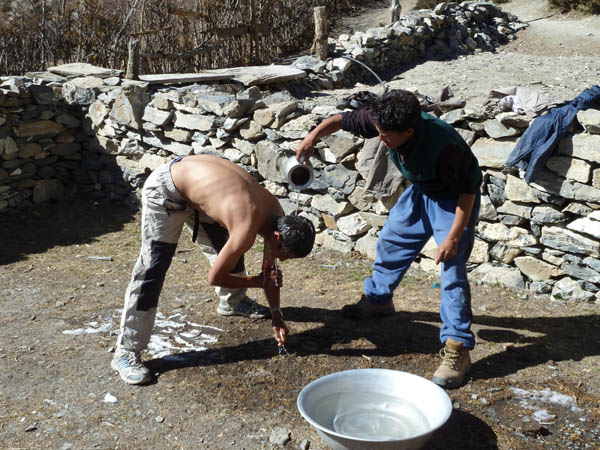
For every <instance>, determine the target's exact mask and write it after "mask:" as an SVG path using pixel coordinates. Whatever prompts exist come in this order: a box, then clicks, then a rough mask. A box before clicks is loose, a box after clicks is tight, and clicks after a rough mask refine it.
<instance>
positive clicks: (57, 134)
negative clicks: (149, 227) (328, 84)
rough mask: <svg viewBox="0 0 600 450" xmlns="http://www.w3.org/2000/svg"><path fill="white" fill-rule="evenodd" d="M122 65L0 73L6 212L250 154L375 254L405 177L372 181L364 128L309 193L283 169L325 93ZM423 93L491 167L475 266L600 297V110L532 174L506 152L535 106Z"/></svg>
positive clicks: (425, 261)
mask: <svg viewBox="0 0 600 450" xmlns="http://www.w3.org/2000/svg"><path fill="white" fill-rule="evenodd" d="M470 3H471V2H470ZM423 14H424V13H421V15H423ZM114 75H115V74H114V73H105V74H103V75H102V77H100V76H87V77H79V78H74V79H73V78H65V77H59V76H53V75H49V74H46V75H44V76H42V75H40V76H39V78H35V79H29V78H21V79H14V78H11V79H2V80H1V83H0V159H1V168H0V210H3V211H8V210H10V209H14V208H21V207H25V206H27V205H30V204H31V203H41V202H44V201H47V200H50V199H53V198H60V197H62V196H65V195H66V196H69V195H75V194H76V193H79V192H83V193H88V194H91V195H93V196H94V197H95V198H98V199H101V198H108V199H124V198H126V197H128V196H129V195H131V193H132V192H134V191H135V190H136V189H138V188H140V187H141V185H142V184H143V181H144V180H145V178H146V177H147V175H148V173H149V172H150V171H151V170H152V169H154V168H155V167H157V166H158V165H160V164H162V163H164V162H167V161H169V160H171V159H173V158H175V157H177V156H180V155H188V154H207V153H208V154H215V155H218V156H222V157H225V158H228V159H229V160H231V161H233V162H235V163H237V164H239V165H241V166H242V167H244V168H245V169H246V170H248V171H249V172H250V173H252V174H253V175H254V176H255V177H256V178H257V179H258V180H259V181H260V182H261V183H263V184H264V185H265V187H266V188H267V189H268V190H269V191H270V192H272V193H273V194H274V195H276V196H277V197H278V198H279V199H280V201H281V203H282V205H283V207H284V209H285V210H286V212H288V213H292V212H294V211H297V212H298V213H299V214H301V215H303V216H306V217H308V218H309V219H310V220H311V221H312V222H313V223H314V224H315V226H316V228H317V229H318V231H319V234H318V236H317V243H318V244H319V245H323V246H326V247H329V248H333V249H337V250H340V251H342V252H345V253H348V252H351V251H358V252H361V253H364V254H366V255H368V256H370V257H374V254H375V242H376V240H377V235H378V232H379V230H380V229H381V227H382V226H383V223H384V221H385V219H386V217H387V213H388V211H389V208H391V206H392V205H393V204H394V202H395V200H396V198H397V196H398V195H399V194H400V192H401V191H402V188H400V189H399V190H398V191H397V192H396V193H395V194H394V195H391V196H389V197H386V196H377V195H374V194H373V193H372V192H367V191H366V190H365V179H366V178H367V173H366V171H365V168H368V166H369V164H365V162H364V158H362V154H361V149H362V148H363V144H364V140H363V139H360V138H358V137H356V136H353V135H351V134H348V133H345V132H343V131H340V132H338V133H336V134H335V135H333V136H330V137H328V138H325V139H323V140H322V142H320V143H319V144H318V145H317V149H316V150H317V152H316V153H315V155H314V156H313V157H312V158H311V162H312V164H313V166H314V167H315V182H314V183H313V185H312V186H311V188H310V189H309V190H306V191H303V192H300V193H298V192H293V191H290V190H289V189H288V185H287V184H286V180H285V178H284V176H283V170H282V167H283V165H284V163H285V161H286V159H287V158H288V157H290V156H292V155H293V154H294V151H295V148H296V146H297V144H298V142H299V141H300V140H301V139H302V138H303V137H304V136H305V135H306V133H307V132H308V131H309V130H310V129H312V128H313V127H314V126H316V124H317V123H318V122H319V121H321V120H323V119H324V118H326V117H328V116H330V115H332V114H335V113H338V112H339V111H338V110H337V109H336V108H335V107H334V106H331V105H326V104H319V103H318V97H316V100H315V99H314V98H313V99H304V100H298V99H296V98H294V96H293V95H292V94H291V93H290V91H293V90H294V88H295V86H289V88H290V89H286V88H285V86H281V85H279V86H269V87H265V86H263V87H262V88H259V87H257V86H251V87H247V86H244V85H243V84H242V83H239V82H230V81H220V82H216V83H214V84H203V85H196V84H194V85H184V86H178V87H174V86H165V85H150V84H148V83H143V82H132V81H125V80H122V79H121V78H119V77H118V76H114ZM313 81H314V79H313ZM422 94H430V93H422ZM432 97H434V96H432ZM420 98H421V99H422V100H423V106H424V108H426V109H428V110H429V111H431V112H432V113H434V114H436V115H438V116H439V117H441V118H442V119H444V120H446V121H447V122H449V123H451V124H453V125H454V126H455V127H456V128H457V129H458V130H459V132H460V133H461V134H462V135H463V137H464V138H465V140H466V141H467V142H468V143H469V144H471V145H472V148H473V151H474V153H475V154H476V156H477V157H478V159H479V162H480V165H481V166H482V168H483V169H484V171H485V177H484V184H483V186H482V194H483V197H482V209H481V216H480V221H479V224H478V228H477V240H476V246H475V250H474V252H473V255H472V258H471V263H472V266H471V267H470V268H471V269H472V271H471V274H472V276H473V277H475V278H477V279H480V280H482V281H483V282H488V283H500V284H503V285H506V286H511V287H518V288H525V289H528V290H529V291H531V292H532V293H536V294H538V293H550V294H552V295H553V296H555V297H556V298H563V299H574V300H585V301H596V300H598V299H599V298H600V294H599V293H598V291H599V289H598V287H599V286H600V258H599V256H598V255H599V250H600V111H597V110H587V111H582V112H580V113H579V114H578V116H577V121H576V123H575V124H574V125H573V127H572V133H571V134H569V136H567V137H566V138H564V139H563V140H562V141H561V142H560V145H559V146H558V149H557V150H556V151H555V152H554V154H553V156H552V157H551V158H550V159H549V160H548V162H547V163H546V167H545V168H544V170H543V171H541V172H540V173H539V174H537V175H536V178H535V180H534V182H533V183H531V184H527V183H526V182H525V181H524V180H523V174H522V173H521V172H520V171H519V170H517V169H514V168H508V167H506V165H505V161H506V159H507V157H508V155H509V154H510V152H511V151H512V149H513V148H514V146H515V143H516V142H517V140H518V137H519V136H520V135H521V134H522V133H523V131H524V130H526V129H527V127H528V126H529V124H530V122H531V121H532V120H533V119H534V118H535V114H534V113H531V112H530V113H527V114H519V113H517V112H512V111H505V110H504V109H503V108H502V106H501V104H500V103H498V104H496V105H488V107H487V108H483V107H472V106H471V105H469V106H467V105H466V102H465V101H462V100H460V99H454V98H451V97H450V98H447V99H445V100H444V98H439V99H435V98H434V102H433V103H432V102H431V101H430V99H429V98H427V97H426V96H425V95H420ZM436 100H437V101H436ZM361 162H362V164H361ZM434 250H435V244H434V243H433V242H430V243H428V244H427V245H426V247H425V248H424V249H423V252H422V255H421V257H420V259H419V264H420V265H421V267H422V268H424V269H425V270H439V268H438V267H437V266H435V265H434V263H433V260H432V256H433V252H434Z"/></svg>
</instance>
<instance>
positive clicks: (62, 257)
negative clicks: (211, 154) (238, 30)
mask: <svg viewBox="0 0 600 450" xmlns="http://www.w3.org/2000/svg"><path fill="white" fill-rule="evenodd" d="M513 3H514V4H513ZM531 3H532V4H534V3H535V4H540V3H541V4H543V3H544V2H531ZM511 4H513V6H514V7H516V6H519V5H520V6H521V7H523V5H526V4H527V2H526V1H524V0H523V1H520V0H519V1H516V0H514V2H511V3H508V4H506V5H502V7H503V8H505V9H508V10H510V5H511ZM538 6H539V5H538ZM540 8H541V6H540ZM404 9H405V10H406V7H405V8H404ZM538 9H539V8H538ZM536 11H537V10H536ZM534 12H535V11H534ZM542 12H543V11H542ZM530 17H533V16H530ZM592 19H593V20H594V21H595V22H594V23H595V24H596V25H599V24H600V18H599V17H594V18H592ZM364 20H367V19H366V18H365V19H364ZM372 20H373V19H372V18H371V19H368V21H369V22H372ZM545 20H556V21H557V22H561V23H563V24H564V25H565V28H564V30H571V29H573V30H576V32H577V33H579V30H580V18H578V17H576V16H567V17H564V16H560V15H559V16H553V17H552V18H550V19H545ZM586 20H587V19H586ZM591 22H592V21H590V23H591ZM536 23H541V21H535V22H532V27H531V28H530V29H529V30H526V33H529V34H525V33H523V34H522V35H521V34H519V39H518V40H516V41H514V42H512V43H511V44H509V45H508V46H507V48H505V49H503V50H502V51H500V52H499V53H497V54H493V55H491V56H489V57H494V58H503V57H504V58H505V59H504V64H505V65H504V66H503V67H506V68H508V67H509V66H510V65H509V62H510V61H513V60H516V59H518V58H531V57H535V58H539V61H543V64H540V65H539V66H535V67H536V68H537V69H538V70H539V73H540V75H539V76H540V77H541V79H543V80H544V83H547V84H551V80H552V78H547V77H548V76H549V75H547V74H550V72H551V67H554V70H555V71H557V72H560V73H562V71H565V73H566V72H568V71H569V70H571V71H572V70H573V68H572V67H566V64H569V63H571V62H572V61H573V60H572V59H570V58H587V61H589V62H588V65H589V66H590V69H589V72H586V73H585V74H584V75H582V76H583V77H586V76H590V77H593V76H595V78H590V80H592V79H594V80H596V83H597V80H598V79H600V78H598V72H595V74H596V75H594V70H596V71H597V70H600V69H598V62H597V60H594V59H592V58H590V56H591V54H590V55H587V56H586V54H584V51H587V50H588V49H590V48H592V49H593V48H594V46H595V45H598V38H600V31H597V30H600V27H596V28H592V29H593V30H594V31H593V34H594V36H587V35H584V36H583V37H581V39H580V40H573V41H568V40H567V39H564V42H572V44H568V45H567V46H565V45H562V46H559V47H561V48H560V49H558V48H555V47H553V46H552V45H551V44H550V43H548V41H547V39H548V36H547V35H545V34H544V33H543V32H541V31H540V34H535V33H534V30H535V28H534V24H536ZM585 23H587V22H585ZM566 24H568V25H566ZM374 25H376V23H375V24H374ZM370 26H373V25H370ZM590 26H591V25H590ZM522 37H523V38H526V39H529V41H527V42H521V43H519V40H520V39H521V38H522ZM554 37H555V38H556V36H554ZM550 38H552V36H550ZM532 40H533V41H532ZM536 42H537V43H536ZM536 45H537V46H538V47H539V48H546V47H545V46H546V45H547V46H548V50H547V52H545V53H546V54H540V53H539V52H538V53H536V52H533V51H531V50H532V49H535V48H536ZM567 48H568V49H570V51H567V52H566V53H561V54H557V55H554V54H553V52H554V51H555V50H556V51H557V52H558V50H565V51H566V49H567ZM527 49H529V50H527ZM580 49H582V53H580V54H579V55H578V56H568V57H567V56H565V55H570V54H572V53H573V52H575V50H577V51H579V50H580ZM596 49H597V50H598V47H596ZM551 50H552V51H551ZM518 52H521V53H518ZM527 52H531V53H527ZM598 53H599V52H598V51H596V53H595V54H596V55H597V54H598ZM484 57H485V55H484V54H478V55H473V56H472V57H468V58H464V59H463V60H462V63H463V65H462V66H461V60H455V61H451V62H449V63H447V65H446V66H445V67H446V69H444V70H445V71H446V76H447V74H448V71H449V70H450V71H457V72H460V71H461V70H463V71H464V73H470V76H473V77H477V78H481V80H485V73H484V72H482V70H483V69H482V67H484V60H483V59H478V58H484ZM596 59H597V58H596ZM475 60H476V61H477V64H479V65H481V67H480V69H477V70H475V69H473V68H472V66H470V64H472V63H471V61H475ZM519 61H520V60H519ZM426 64H429V63H426ZM436 64H441V65H443V63H441V62H437V63H436ZM419 70H425V69H419V67H418V66H416V67H413V68H411V69H410V70H408V71H406V72H403V73H401V74H399V78H398V79H397V80H395V81H394V83H405V82H407V79H408V81H413V80H414V81H419V82H421V81H423V78H420V77H419V76H418V74H417V72H412V71H419ZM490 70H491V69H490V68H489V67H488V72H487V75H488V78H489V75H490V72H489V71H490ZM586 70H587V69H586ZM426 72H429V73H431V74H434V75H435V77H437V78H436V79H437V80H438V84H437V85H436V84H435V81H432V80H429V79H428V80H427V83H429V84H423V89H427V87H431V88H434V87H440V86H439V83H440V82H441V81H442V80H443V76H442V75H440V74H438V73H437V72H438V68H437V66H428V68H427V69H426ZM495 72H497V76H498V78H501V79H504V77H506V78H507V79H511V78H510V74H508V75H507V74H505V73H504V71H502V70H498V71H495ZM517 72H518V71H517V70H514V71H513V72H511V73H513V74H515V78H514V79H511V80H512V81H514V82H515V83H519V82H521V81H523V82H524V80H526V73H527V72H528V70H527V68H525V69H521V72H522V73H523V75H522V76H521V75H519V74H518V73H517ZM423 73H425V72H421V74H423ZM407 77H408V78H407ZM435 77H434V78H435ZM584 81H585V80H583V81H582V80H578V79H576V80H573V79H568V80H567V79H565V82H564V83H563V84H564V87H561V88H560V89H561V90H560V92H564V93H565V94H568V95H571V96H574V95H576V94H577V93H578V92H577V89H579V87H580V86H579V85H578V84H577V83H579V82H581V83H583V82H584ZM482 82H483V81H482ZM490 83H491V82H489V81H488V84H490ZM559 84H560V85H561V86H562V85H563V84H561V83H559ZM459 86H461V89H464V90H465V91H464V92H467V87H465V86H463V84H462V83H459V82H458V81H457V84H456V88H457V89H458V88H459ZM538 86H541V85H538ZM494 87H498V86H494ZM461 92H462V91H461ZM482 92H483V88H482ZM473 99H477V97H476V96H474V97H473ZM139 228H140V223H139V212H138V211H137V210H136V209H135V208H133V207H132V206H131V205H125V204H115V203H100V204H96V203H93V202H91V201H87V200H84V199H81V200H78V199H73V200H69V201H68V202H62V203H57V204H48V205H43V206H40V207H36V208H33V209H29V210H26V211H22V212H18V213H14V214H4V215H3V216H1V217H0V236H2V241H1V250H0V304H1V305H2V310H3V314H2V315H1V316H0V442H1V444H0V447H1V448H11V449H16V448H22V449H47V448H52V449H65V450H67V449H90V448H99V449H139V448H147V449H248V450H254V449H278V448H286V449H296V448H306V446H307V445H308V446H309V447H310V448H311V449H325V448H326V447H325V445H324V443H323V441H322V440H321V439H320V438H319V437H318V435H317V434H316V432H315V431H314V429H312V428H311V427H310V425H309V424H308V423H307V422H306V421H304V419H303V418H302V417H301V415H300V414H299V412H298V410H297V407H296V399H297V396H298V393H299V392H300V390H301V389H302V388H303V387H304V386H305V385H306V384H308V383H309V382H310V381H313V380H315V379H317V378H318V377H320V376H323V375H326V374H330V373H333V372H337V371H341V370H346V369H356V368H388V369H396V370H403V371H407V372H410V373H414V374H417V375H421V376H424V377H427V378H430V377H431V375H432V374H433V372H434V371H435V369H436V367H437V365H438V363H439V357H438V351H439V349H440V343H439V340H438V333H439V327H440V319H439V295H440V293H439V288H436V286H437V284H436V283H437V282H438V281H439V280H438V279H437V277H436V276H435V275H429V274H424V273H422V272H419V271H417V270H411V271H410V272H409V274H408V276H407V277H405V279H404V280H403V282H402V283H401V285H400V286H399V288H398V289H397V291H396V293H395V297H394V302H395V306H396V310H397V311H398V312H397V313H396V314H395V315H393V316H392V317H389V318H385V319H372V320H368V321H355V320H349V319H344V318H342V317H341V316H340V314H339V309H340V308H341V307H342V305H344V304H346V303H350V302H354V301H356V300H357V299H358V297H359V296H360V294H361V292H362V280H363V279H364V278H365V277H366V276H368V274H369V271H370V262H369V261H368V260H366V259H362V258H359V257H356V255H342V254H339V253H335V252H331V251H325V250H320V249H317V250H315V251H314V252H313V253H312V254H311V255H310V256H309V257H308V258H305V259H302V260H291V261H285V262H284V263H282V264H281V269H282V271H283V275H284V286H283V288H282V306H283V312H284V315H285V319H286V321H287V323H288V326H289V327H290V331H291V334H290V337H289V341H288V349H289V351H290V352H291V355H289V356H279V355H278V354H277V349H276V345H275V342H274V340H273V339H272V336H271V332H270V322H269V321H265V320H248V319H243V318H239V317H222V316H219V315H218V314H217V313H216V307H217V303H216V300H215V295H214V291H213V290H212V289H211V288H210V287H209V286H207V283H206V278H207V272H208V264H207V262H206V261H205V259H204V257H203V256H202V254H201V253H200V251H199V250H198V249H197V248H194V246H193V245H191V243H190V240H189V236H188V235H186V234H185V233H184V236H182V239H181V242H180V245H179V247H178V253H177V254H176V257H175V258H174V261H173V263H172V265H171V268H170V270H169V273H168V276H167V280H166V283H165V287H164V289H163V293H162V296H161V300H160V303H159V310H160V315H159V320H158V321H157V326H156V329H155V333H154V335H155V340H153V342H152V344H151V346H150V348H149V351H148V352H147V353H146V354H145V355H144V359H145V360H146V361H148V365H149V366H150V367H151V369H152V372H153V374H154V380H153V382H152V383H151V384H149V385H147V386H144V387H135V386H128V385H126V384H125V383H123V382H122V381H120V379H119V378H118V376H117V375H116V374H115V373H114V372H113V371H112V369H111V368H110V359H111V357H112V354H111V353H110V352H111V351H112V350H113V349H114V342H115V338H116V337H115V333H116V331H117V329H118V325H119V317H120V309H121V308H122V301H123V293H124V290H125V287H126V285H127V282H128V279H129V276H130V273H131V269H132V267H133V263H134V261H135V259H136V257H137V253H138V250H139ZM260 258H261V246H260V243H257V245H256V246H255V248H254V249H253V251H252V252H250V253H249V254H248V255H247V258H246V265H247V267H248V269H249V271H250V272H256V271H258V270H260ZM472 289H473V312H474V319H473V322H474V325H473V330H474V332H475V334H476V338H477V345H476V348H475V350H474V351H473V352H472V359H473V369H472V371H471V373H470V376H469V378H468V380H467V382H466V383H465V385H464V386H462V387H460V388H458V389H454V390H449V391H448V394H449V395H450V397H451V399H452V401H453V405H454V410H453V413H452V416H451V418H450V420H449V421H448V422H447V423H446V424H445V425H444V426H443V427H442V428H441V429H440V430H438V431H437V432H436V433H435V434H434V435H433V437H432V439H431V440H430V441H429V443H428V444H427V445H426V447H425V448H426V449H430V450H431V449H440V450H441V449H450V450H462V449H545V450H547V449H597V448H600V447H599V445H598V442H599V441H600V429H599V425H598V423H600V406H599V405H600V335H599V333H598V330H599V329H600V316H599V312H600V306H599V305H595V304H584V303H576V302H568V301H567V302H555V301H551V300H550V299H549V298H548V297H534V296H531V295H528V294H527V293H525V292H524V291H512V290H508V289H504V288H501V287H498V286H489V285H480V284H478V283H476V282H474V281H473V282H472ZM250 295H252V296H254V297H256V298H257V299H258V300H259V301H260V302H262V303H264V297H263V296H262V294H261V292H260V291H258V290H252V291H250ZM171 347H175V349H173V348H171ZM171 353H173V354H171ZM115 400H116V401H115ZM278 430H279V431H283V433H284V435H285V434H286V433H289V437H290V440H289V441H288V442H287V443H286V444H285V446H283V445H281V444H279V443H277V442H276V441H277V439H275V436H274V435H272V433H273V432H274V431H278Z"/></svg>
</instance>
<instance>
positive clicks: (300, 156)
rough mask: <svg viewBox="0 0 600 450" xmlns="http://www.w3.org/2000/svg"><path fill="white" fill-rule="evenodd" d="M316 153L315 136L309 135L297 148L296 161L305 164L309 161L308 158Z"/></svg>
mask: <svg viewBox="0 0 600 450" xmlns="http://www.w3.org/2000/svg"><path fill="white" fill-rule="evenodd" d="M314 151H315V148H314V144H313V136H312V135H310V134H308V135H307V136H306V137H305V138H304V139H302V142H300V144H298V147H296V159H297V160H298V162H300V163H302V164H304V163H305V162H306V161H308V158H309V157H310V155H312V154H313V152H314Z"/></svg>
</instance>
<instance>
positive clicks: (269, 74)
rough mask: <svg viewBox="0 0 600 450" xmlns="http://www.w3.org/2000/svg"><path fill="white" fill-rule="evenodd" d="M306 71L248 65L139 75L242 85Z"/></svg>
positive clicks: (302, 74) (155, 80)
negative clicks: (219, 81) (220, 81)
mask: <svg viewBox="0 0 600 450" xmlns="http://www.w3.org/2000/svg"><path fill="white" fill-rule="evenodd" d="M305 77H306V72H304V71H303V70H299V69H295V68H293V67H290V66H275V65H272V66H250V67H231V68H226V69H212V70H205V71H202V72H199V73H168V74H158V75H140V80H141V81H146V82H147V83H149V84H179V83H196V82H205V81H215V80H236V81H239V82H240V83H242V84H243V85H244V86H260V85H263V84H272V83H282V82H284V81H290V80H297V79H300V78H305Z"/></svg>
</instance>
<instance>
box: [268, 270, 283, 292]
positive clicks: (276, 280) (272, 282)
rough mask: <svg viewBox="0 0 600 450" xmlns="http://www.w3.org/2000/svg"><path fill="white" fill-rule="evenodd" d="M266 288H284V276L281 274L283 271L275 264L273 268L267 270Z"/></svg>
mask: <svg viewBox="0 0 600 450" xmlns="http://www.w3.org/2000/svg"><path fill="white" fill-rule="evenodd" d="M264 286H265V289H267V286H269V287H271V288H273V287H281V286H283V275H282V274H281V270H279V267H277V265H276V264H273V265H272V266H271V267H268V268H267V271H266V273H265V279H264Z"/></svg>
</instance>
